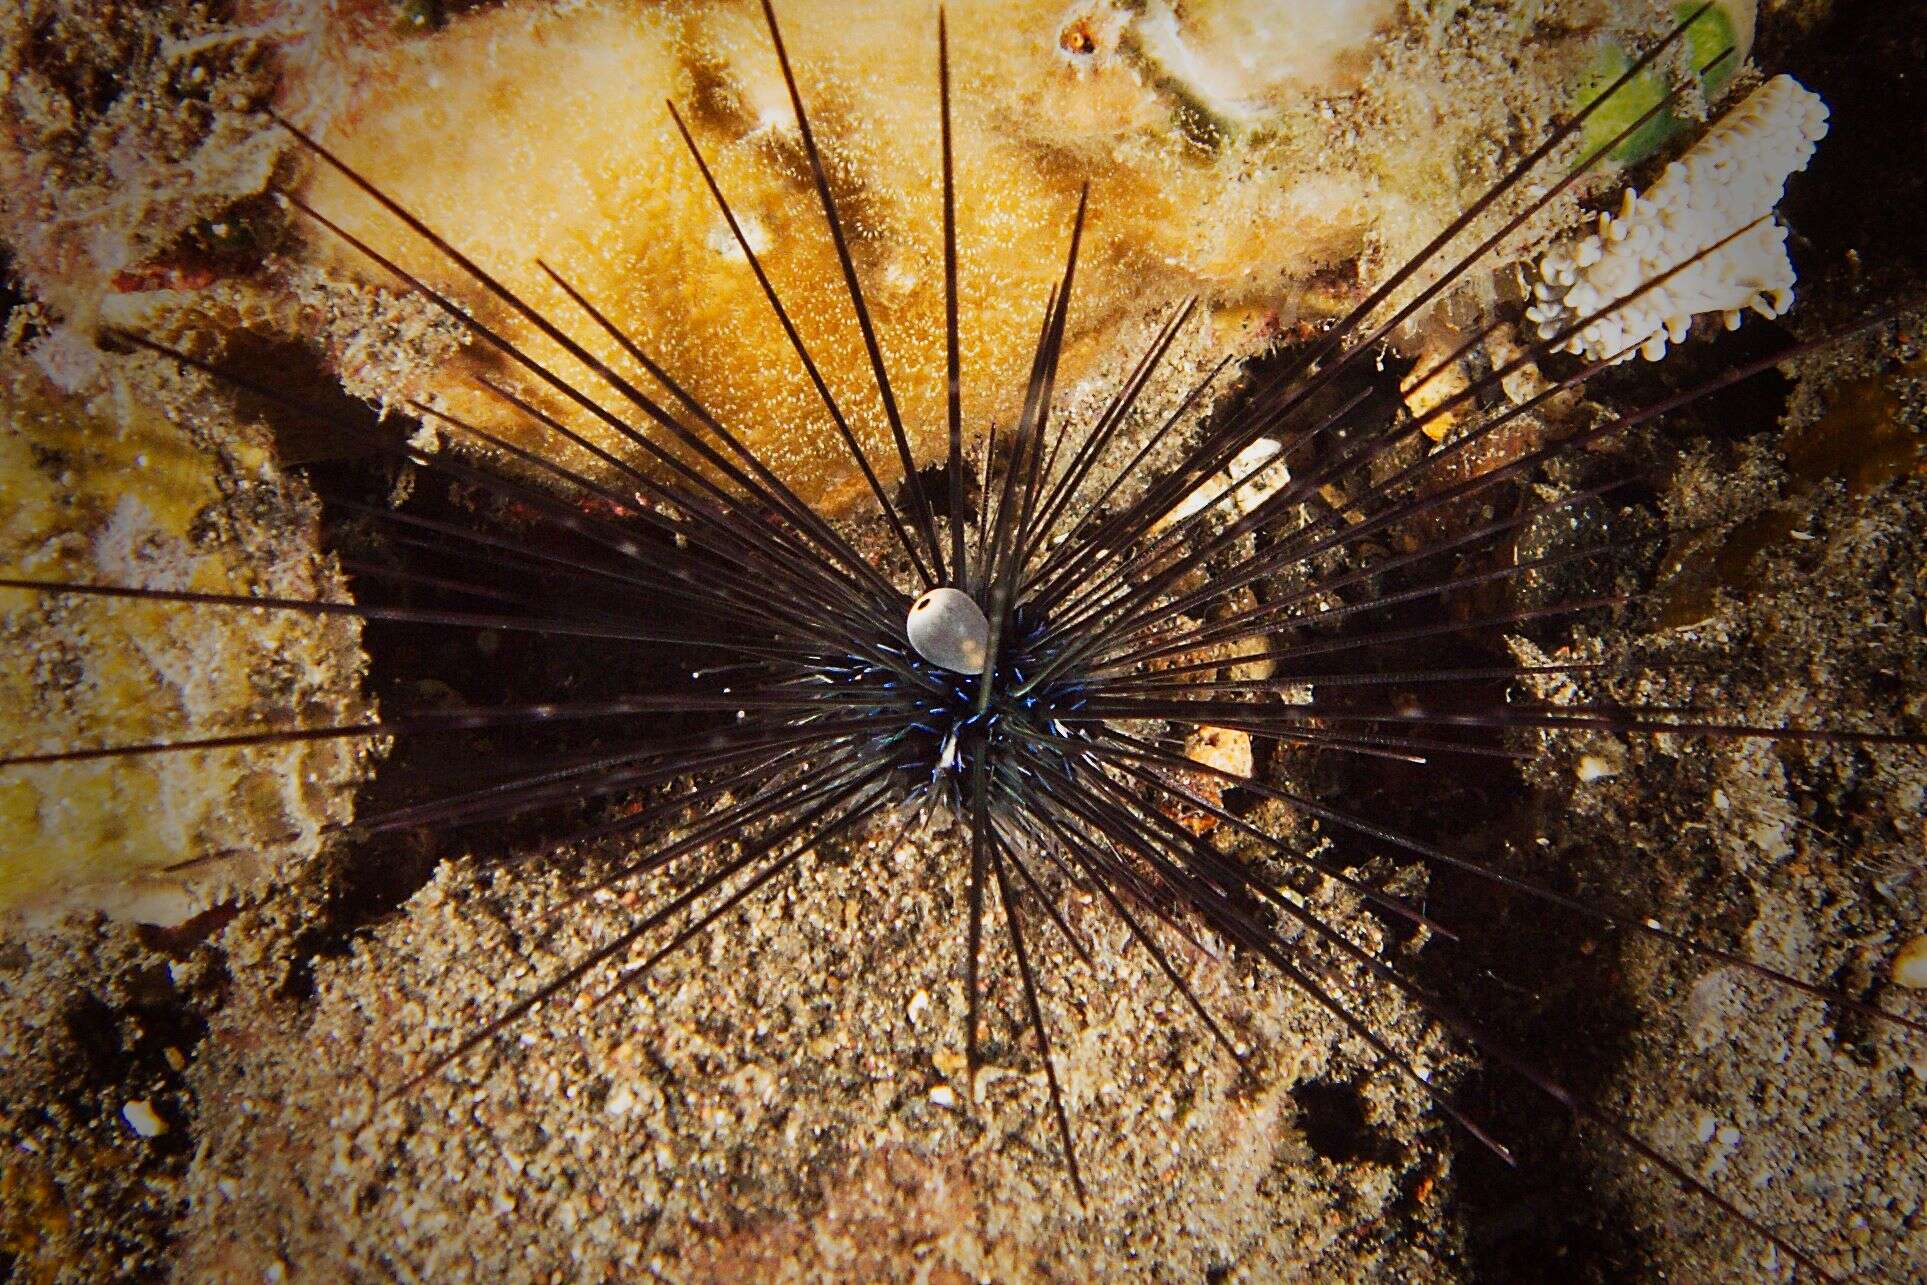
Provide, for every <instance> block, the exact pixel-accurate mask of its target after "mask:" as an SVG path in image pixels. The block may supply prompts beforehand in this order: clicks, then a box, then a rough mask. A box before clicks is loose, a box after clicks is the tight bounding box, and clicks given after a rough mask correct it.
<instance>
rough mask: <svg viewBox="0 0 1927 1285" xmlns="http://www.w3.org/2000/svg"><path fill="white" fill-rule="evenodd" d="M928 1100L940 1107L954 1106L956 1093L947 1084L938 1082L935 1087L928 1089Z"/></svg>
mask: <svg viewBox="0 0 1927 1285" xmlns="http://www.w3.org/2000/svg"><path fill="white" fill-rule="evenodd" d="M930 1100H931V1101H932V1102H934V1103H936V1104H937V1105H938V1106H940V1107H954V1106H956V1105H957V1095H956V1093H955V1091H953V1090H952V1089H951V1087H950V1086H949V1085H948V1084H939V1085H938V1086H937V1087H936V1088H934V1089H932V1090H930Z"/></svg>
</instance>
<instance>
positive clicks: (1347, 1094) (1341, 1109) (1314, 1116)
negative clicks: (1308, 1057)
mask: <svg viewBox="0 0 1927 1285" xmlns="http://www.w3.org/2000/svg"><path fill="white" fill-rule="evenodd" d="M1291 1098H1292V1101H1293V1102H1295V1103H1297V1104H1298V1128H1299V1129H1300V1131H1302V1132H1303V1133H1304V1135H1305V1143H1306V1145H1308V1146H1309V1147H1310V1148H1311V1149H1312V1150H1313V1151H1315V1152H1317V1153H1318V1154H1319V1155H1321V1156H1323V1157H1324V1158H1325V1159H1327V1160H1330V1161H1332V1162H1333V1163H1335V1164H1341V1165H1349V1164H1375V1165H1387V1164H1393V1163H1395V1162H1396V1161H1397V1160H1398V1158H1399V1156H1400V1155H1401V1154H1402V1151H1403V1149H1402V1148H1401V1147H1400V1146H1399V1144H1398V1140H1397V1139H1396V1138H1393V1137H1391V1136H1390V1135H1388V1134H1384V1133H1380V1132H1379V1131H1378V1130H1376V1129H1374V1128H1373V1127H1372V1125H1371V1122H1370V1120H1369V1119H1368V1118H1367V1116H1366V1112H1365V1098H1364V1095H1363V1094H1361V1093H1360V1092H1359V1090H1358V1086H1357V1085H1354V1084H1336V1083H1333V1082H1332V1081H1330V1080H1307V1081H1305V1082H1304V1083H1303V1084H1300V1085H1297V1086H1295V1087H1294V1088H1293V1089H1292V1091H1291Z"/></svg>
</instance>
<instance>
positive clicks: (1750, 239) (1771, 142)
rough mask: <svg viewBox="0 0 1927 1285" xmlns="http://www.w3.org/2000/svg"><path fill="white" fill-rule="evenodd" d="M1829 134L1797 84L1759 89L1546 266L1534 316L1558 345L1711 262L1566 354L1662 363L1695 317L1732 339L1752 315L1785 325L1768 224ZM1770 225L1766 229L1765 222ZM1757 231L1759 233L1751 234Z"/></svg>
mask: <svg viewBox="0 0 1927 1285" xmlns="http://www.w3.org/2000/svg"><path fill="white" fill-rule="evenodd" d="M1826 132H1827V105H1826V104H1825V103H1824V102H1822V101H1821V100H1820V97H1819V96H1818V95H1817V94H1815V93H1813V92H1812V91H1811V90H1809V89H1807V88H1806V87H1805V86H1803V85H1801V84H1800V83H1799V82H1798V81H1796V80H1794V79H1793V78H1792V77H1791V76H1776V77H1774V78H1773V79H1772V80H1770V81H1768V82H1767V83H1766V84H1764V85H1762V86H1761V87H1760V88H1759V89H1757V90H1755V91H1754V92H1753V93H1752V94H1751V95H1750V96H1749V97H1748V98H1747V99H1746V101H1745V102H1744V103H1742V104H1740V106H1739V107H1737V108H1735V109H1734V110H1733V111H1731V112H1729V113H1728V114H1727V115H1726V116H1725V117H1724V118H1723V119H1722V120H1721V121H1720V122H1719V124H1717V125H1715V126H1714V127H1713V128H1712V129H1711V130H1709V131H1708V132H1707V134H1706V137H1705V138H1703V139H1701V140H1700V141H1699V142H1698V143H1696V144H1694V146H1693V148H1692V150H1691V151H1689V152H1687V153H1686V155H1684V156H1682V157H1681V158H1680V159H1678V160H1676V161H1674V162H1673V163H1672V164H1671V165H1668V166H1667V167H1666V171H1665V173H1663V174H1661V175H1660V177H1659V180H1658V181H1657V182H1655V183H1654V184H1653V185H1652V187H1651V188H1650V189H1648V190H1647V191H1646V193H1645V194H1644V195H1641V194H1640V193H1639V192H1638V191H1636V190H1634V189H1632V188H1628V189H1626V193H1625V195H1624V196H1623V197H1622V198H1621V201H1620V207H1619V212H1618V213H1617V214H1601V215H1600V216H1599V226H1598V230H1597V231H1596V232H1594V233H1593V234H1591V235H1588V236H1586V237H1584V238H1582V239H1580V240H1578V241H1577V242H1576V243H1571V244H1568V245H1565V246H1561V247H1558V248H1555V249H1553V250H1551V251H1548V252H1547V254H1546V255H1545V257H1544V258H1543V259H1541V260H1540V261H1539V268H1538V280H1537V281H1536V282H1535V283H1534V285H1533V294H1534V296H1535V297H1534V300H1533V303H1532V304H1531V306H1530V307H1528V308H1527V309H1526V316H1527V318H1528V319H1529V320H1530V321H1531V322H1532V323H1533V324H1534V325H1535V326H1536V327H1537V330H1538V335H1539V337H1540V338H1541V339H1551V338H1553V337H1554V336H1556V335H1558V334H1559V333H1560V332H1561V331H1564V330H1565V329H1567V328H1568V327H1570V326H1572V325H1573V324H1574V323H1575V322H1577V321H1579V320H1580V319H1581V318H1584V317H1587V316H1589V315H1591V314H1592V313H1594V312H1597V311H1598V310H1599V309H1601V308H1604V307H1606V306H1607V305H1609V304H1611V303H1612V302H1613V301H1614V300H1615V299H1622V298H1625V297H1626V296H1628V295H1631V294H1633V293H1634V292H1635V291H1637V290H1639V288H1640V286H1641V285H1642V284H1644V283H1646V282H1649V281H1652V280H1654V279H1655V278H1657V277H1660V276H1662V275H1663V274H1665V273H1667V272H1669V271H1671V270H1672V269H1675V268H1678V267H1680V265H1681V264H1688V263H1689V261H1691V260H1693V258H1694V256H1695V255H1698V254H1700V253H1702V252H1703V251H1705V250H1708V249H1710V248H1711V247H1713V246H1716V245H1719V243H1720V242H1721V241H1723V240H1725V239H1726V238H1728V237H1732V236H1733V234H1734V233H1736V232H1739V231H1740V230H1741V229H1746V230H1745V232H1744V233H1743V234H1741V235H1739V236H1737V237H1735V238H1734V239H1733V240H1731V241H1729V242H1728V243H1727V244H1726V245H1724V246H1721V247H1720V249H1718V250H1717V251H1715V252H1714V253H1712V254H1708V255H1706V256H1705V257H1704V258H1702V259H1699V260H1698V261H1697V262H1690V265H1689V266H1687V267H1685V268H1683V269H1682V270H1680V271H1678V272H1676V273H1674V274H1673V275H1672V276H1671V277H1669V278H1667V279H1666V280H1665V281H1663V282H1661V283H1660V284H1659V285H1657V286H1654V287H1653V288H1652V289H1650V290H1647V291H1646V292H1645V293H1643V294H1641V295H1640V296H1639V297H1638V298H1636V299H1632V300H1630V301H1629V302H1627V303H1626V304H1624V305H1623V306H1621V307H1619V308H1617V309H1614V310H1613V311H1612V312H1609V313H1607V314H1606V315H1605V316H1603V317H1599V318H1596V319H1595V320H1593V321H1590V322H1588V323H1587V324H1586V325H1585V326H1583V327H1581V328H1580V329H1579V330H1578V331H1577V332H1576V333H1574V334H1573V335H1571V336H1570V337H1569V338H1568V339H1567V340H1566V341H1565V342H1564V343H1563V344H1562V345H1560V346H1561V347H1562V348H1563V349H1564V350H1565V351H1567V352H1572V353H1578V354H1580V355H1581V356H1584V357H1586V358H1587V359H1588V360H1592V361H1601V360H1605V359H1608V358H1611V359H1614V360H1624V359H1625V358H1627V357H1630V356H1631V355H1632V353H1633V351H1634V350H1635V349H1637V350H1638V351H1639V353H1640V354H1641V355H1642V356H1644V357H1645V358H1646V359H1647V360H1648V361H1657V360H1658V359H1659V358H1660V357H1662V356H1664V355H1665V353H1666V346H1667V344H1669V343H1678V342H1679V341H1680V340H1681V339H1683V338H1685V337H1686V331H1687V327H1688V326H1690V325H1691V324H1692V321H1693V318H1694V317H1695V316H1699V315H1702V314H1707V313H1719V314H1720V315H1721V316H1722V317H1723V318H1724V320H1725V322H1726V327H1727V329H1729V330H1731V329H1733V328H1735V327H1737V326H1738V325H1739V324H1740V316H1741V314H1742V313H1743V312H1745V311H1746V310H1747V309H1749V308H1750V309H1752V310H1753V311H1754V312H1757V313H1759V314H1760V315H1761V316H1764V317H1777V316H1779V315H1780V314H1781V313H1783V312H1785V311H1786V310H1787V309H1788V308H1789V307H1791V306H1792V303H1793V264H1792V262H1791V261H1790V260H1789V259H1788V258H1787V253H1786V229H1785V228H1784V227H1782V226H1781V225H1780V224H1778V223H1777V222H1774V221H1773V220H1772V218H1771V217H1770V216H1771V215H1772V213H1773V207H1774V206H1775V205H1777V204H1779V201H1780V197H1781V195H1782V194H1783V193H1784V192H1785V190H1786V181H1787V178H1788V177H1789V176H1790V175H1792V174H1795V173H1797V172H1798V171H1800V170H1802V169H1805V168H1806V164H1807V161H1808V160H1809V159H1811V158H1812V156H1813V149H1814V145H1815V144H1816V143H1818V142H1819V141H1820V139H1821V138H1822V137H1824V136H1825V134H1826ZM1762 220H1764V221H1762ZM1749 225H1752V226H1749Z"/></svg>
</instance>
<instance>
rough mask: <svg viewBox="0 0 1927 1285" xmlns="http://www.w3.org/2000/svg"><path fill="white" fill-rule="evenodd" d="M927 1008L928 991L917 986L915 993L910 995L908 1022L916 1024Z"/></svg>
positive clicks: (928, 1005) (928, 1003)
mask: <svg viewBox="0 0 1927 1285" xmlns="http://www.w3.org/2000/svg"><path fill="white" fill-rule="evenodd" d="M929 1009H930V992H929V991H926V990H923V989H922V988H919V989H918V990H917V993H916V994H915V995H912V996H911V997H910V1024H911V1025H912V1026H914V1025H916V1024H917V1022H918V1021H919V1020H920V1019H921V1018H922V1017H923V1015H924V1014H925V1013H926V1012H928V1011H929Z"/></svg>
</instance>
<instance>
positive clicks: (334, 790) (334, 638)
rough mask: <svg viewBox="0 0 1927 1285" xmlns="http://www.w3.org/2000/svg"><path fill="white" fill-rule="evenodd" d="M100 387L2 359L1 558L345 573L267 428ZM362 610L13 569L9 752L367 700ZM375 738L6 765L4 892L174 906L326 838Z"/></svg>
mask: <svg viewBox="0 0 1927 1285" xmlns="http://www.w3.org/2000/svg"><path fill="white" fill-rule="evenodd" d="M105 400H106V401H107V402H108V403H109V404H107V405H104V406H101V407H98V408H90V407H87V406H84V405H82V404H81V403H80V402H79V401H78V400H77V399H74V398H70V397H65V396H62V395H61V394H59V393H58V392H57V391H55V390H54V389H52V388H51V387H50V386H49V385H48V384H47V382H46V381H45V379H44V378H43V377H42V376H41V375H40V374H39V373H38V372H37V371H35V370H33V369H32V368H31V366H29V365H28V364H27V363H25V362H22V361H19V360H18V359H16V358H13V357H7V358H5V359H4V360H0V495H4V497H5V503H4V505H0V573H4V574H6V575H8V576H13V577H20V578H28V579H42V580H78V581H86V582H101V583H111V584H123V585H133V586H140V587H146V588H157V589H186V590H192V591H199V592H215V593H247V592H250V591H259V592H266V593H280V594H289V595H296V596H298V595H302V594H314V593H322V594H327V593H331V592H335V591H336V589H337V584H338V582H337V581H336V579H335V577H334V576H333V574H332V573H331V572H330V571H329V570H328V569H327V568H326V567H325V565H324V564H322V563H320V562H319V561H318V560H317V558H316V557H315V555H314V553H313V531H312V521H311V520H310V521H306V522H304V521H302V520H301V506H300V504H299V501H298V500H297V499H296V498H295V497H294V495H293V494H292V493H291V492H290V490H289V489H288V487H287V484H286V483H285V482H284V481H282V480H281V479H280V478H279V477H278V475H277V474H275V472H274V471H273V469H272V465H271V462H270V457H269V453H268V451H267V449H266V447H265V446H264V445H262V444H259V443H253V444H251V443H250V442H249V440H248V437H247V435H246V434H243V433H238V432H237V433H235V434H233V435H232V437H231V438H230V439H229V442H228V445H227V448H226V449H225V450H223V451H222V452H220V453H219V454H210V453H207V452H205V451H204V450H203V449H202V448H201V446H200V445H199V444H197V443H195V442H193V441H192V440H191V439H190V437H189V435H188V434H187V433H186V432H184V431H183V430H182V429H181V428H180V427H179V426H177V425H175V424H174V423H172V422H171V421H170V420H169V419H168V418H167V417H165V416H163V415H161V414H160V413H158V412H156V411H154V410H152V409H150V408H148V407H146V406H144V405H141V404H140V403H138V402H137V401H135V400H133V398H132V397H130V396H127V395H123V396H120V397H118V398H114V397H110V398H108V399H105ZM359 633H360V631H359V628H358V627H357V626H356V625H355V624H354V623H353V622H352V621H349V620H345V619H335V620H316V619H313V618H309V617H304V616H298V615H295V614H292V613H286V612H262V613H259V616H258V618H257V619H256V620H254V621H252V622H251V623H250V626H249V628H247V629H240V630H237V629H228V628H223V627H222V621H221V620H220V619H219V618H218V617H214V616H212V615H211V614H210V612H209V611H208V610H207V609H205V608H198V607H194V606H191V605H179V604H167V603H158V602H130V601H118V600H105V599H80V598H70V597H42V596H39V595H35V594H31V593H28V592H24V591H20V590H0V646H4V648H5V650H6V652H7V654H8V655H9V657H11V658H12V659H11V661H10V663H9V664H8V665H6V666H4V667H0V729H3V730H0V754H31V753H35V752H45V751H51V750H67V749H72V748H76V747H82V746H93V745H113V744H123V743H130V742H146V741H155V740H168V739H181V738H185V737H192V736H207V735H219V734H221V733H223V732H231V731H243V730H246V731H253V730H259V729H261V728H265V727H277V726H301V725H304V724H319V723H325V722H332V721H340V720H342V719H344V718H353V717H355V716H356V715H357V714H359V713H361V712H363V711H364V709H365V706H364V705H363V703H362V701H361V699H360V696H359V691H358V688H359V677H360V668H361V659H360V652H359V647H358V641H359ZM363 753H364V751H362V750H361V749H359V748H357V747H355V746H352V745H350V744H348V743H341V742H327V741H322V742H312V743H307V744H297V745H289V746H278V747H261V748H254V749H248V750H218V751H204V752H203V751H197V752H190V753H168V754H158V755H149V756H142V757H137V758H123V759H101V760H94V761H91V762H77V763H64V764H48V765H40V766H23V767H14V768H9V769H7V770H6V771H5V772H4V773H0V910H4V909H8V908H15V907H23V906H37V905H59V904H71V903H74V902H87V903H91V904H97V905H103V906H105V907H107V908H109V909H114V910H118V911H124V912H126V913H128V914H130V915H132V916H134V917H139V918H150V919H162V920H165V919H174V918H179V917H181V916H183V915H186V914H190V913H192V912H193V911H194V910H196V909H198V908H199V907H200V906H201V905H202V904H203V895H204V893H205V892H206V891H207V890H209V889H210V888H212V887H213V886H215V885H218V884H223V883H226V884H231V883H234V882H236V881H237V880H239V879H241V878H242V877H244V876H246V875H248V874H250V873H253V872H258V871H261V870H266V869H272V868H274V867H275V866H276V865H279V864H281V863H283V862H285V861H288V860H291V859H295V858H297V857H300V856H306V855H311V854H312V853H313V852H314V851H315V850H316V849H317V847H318V845H319V842H320V837H321V831H322V827H323V826H324V825H326V824H327V823H329V822H331V821H340V820H345V819H346V816H347V807H348V787H350V786H351V785H352V784H353V782H354V781H355V779H356V778H357V777H358V775H359V768H358V765H359V763H360V760H361V758H362V755H363Z"/></svg>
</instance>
